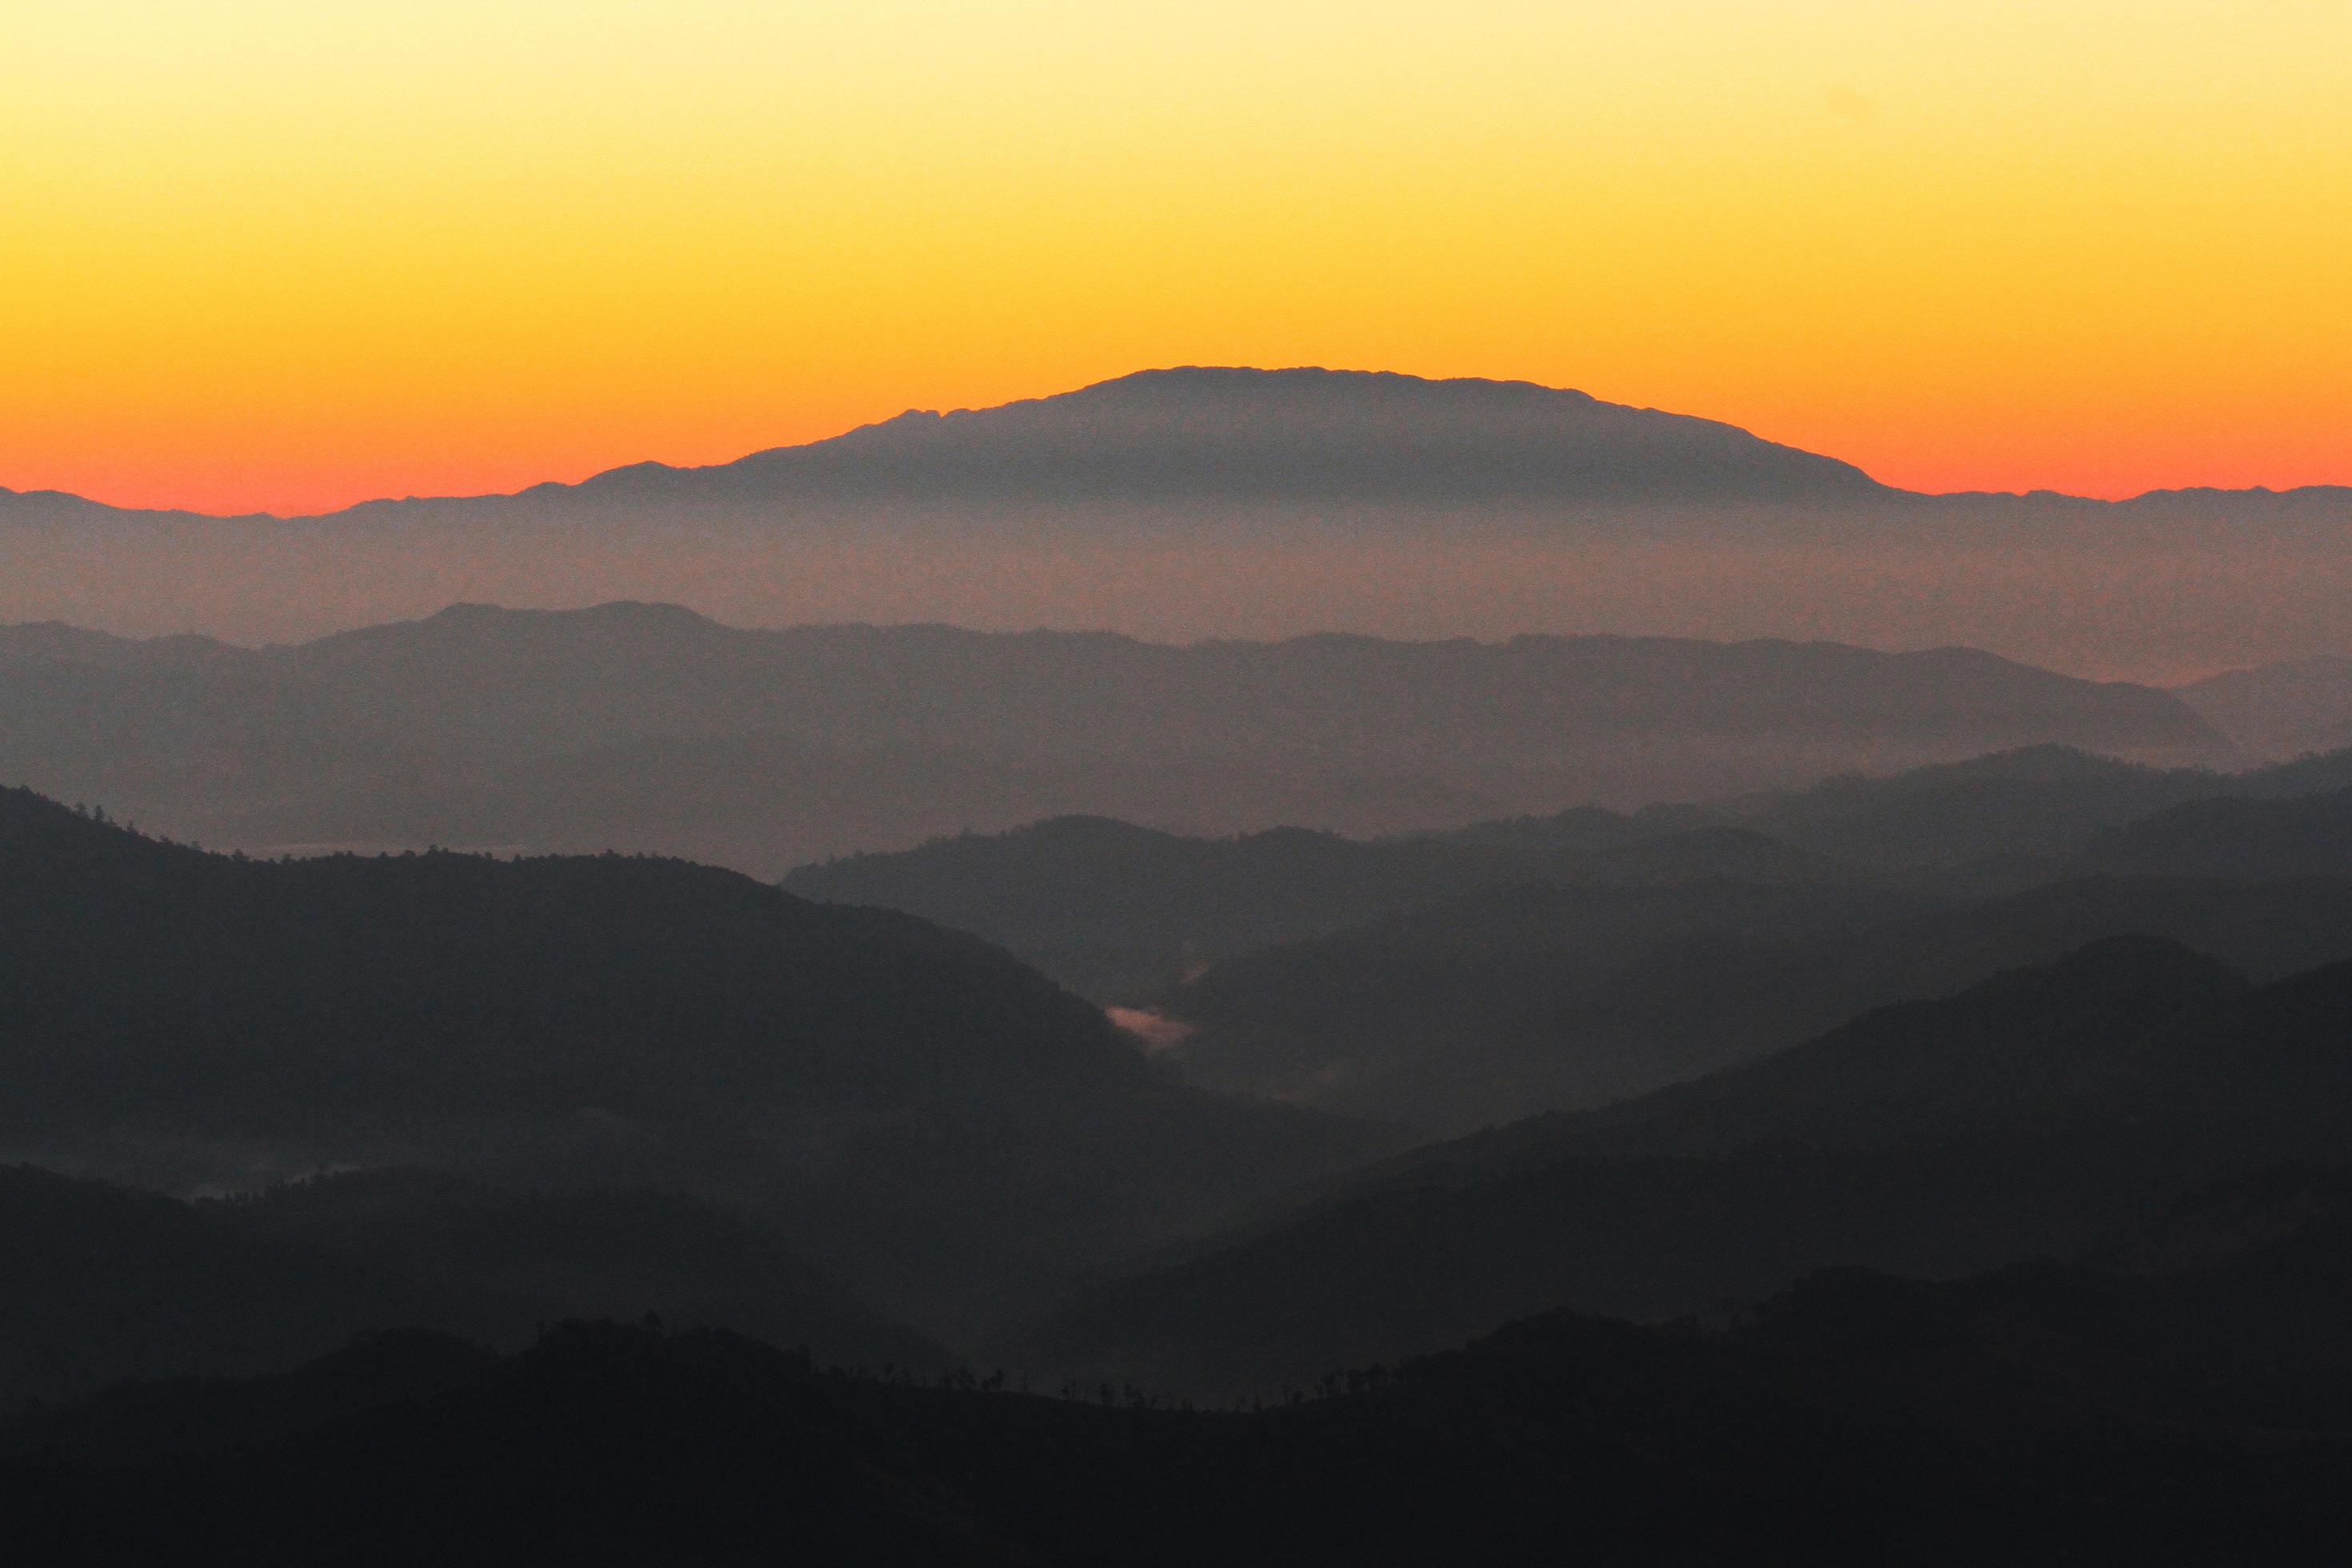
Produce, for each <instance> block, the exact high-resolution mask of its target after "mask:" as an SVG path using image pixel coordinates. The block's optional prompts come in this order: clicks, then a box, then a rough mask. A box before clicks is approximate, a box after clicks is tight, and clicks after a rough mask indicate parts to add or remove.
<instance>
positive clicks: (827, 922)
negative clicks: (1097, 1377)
mask: <svg viewBox="0 0 2352 1568" xmlns="http://www.w3.org/2000/svg"><path fill="white" fill-rule="evenodd" d="M0 995H5V997H6V999H7V1001H6V1006H7V1009H8V1013H9V1023H10V1027H9V1029H8V1031H7V1034H6V1037H5V1045H4V1046H0V1085H5V1093H0V1103H5V1114H0V1139H5V1141H6V1142H9V1143H11V1144H13V1145H15V1146H16V1148H18V1149H19V1150H21V1151H24V1152H27V1153H28V1154H30V1155H32V1156H35V1157H38V1158H42V1159H45V1160H49V1161H53V1162H66V1161H71V1162H75V1163H80V1164H83V1165H85V1166H91V1167H96V1168H99V1169H102V1170H108V1171H111V1172H115V1173H120V1174H123V1175H128V1176H132V1177H136V1178H139V1179H143V1180H147V1181H150V1182H152V1183H153V1184H158V1185H164V1186H170V1187H178V1188H183V1189H184V1188H187V1187H192V1186H194V1185H197V1184H203V1183H207V1182H210V1183H227V1184H234V1185H250V1184H254V1183H255V1182H256V1181H257V1179H259V1178H263V1177H266V1176H268V1174H270V1173H274V1172H282V1171H289V1170H291V1171H304V1170H311V1169H316V1168H317V1167H318V1166H319V1165H320V1164H322V1163H326V1164H334V1163H341V1164H350V1165H362V1166H364V1165H376V1164H425V1165H436V1166H442V1167H446V1168H451V1169H456V1170H460V1171H466V1172H471V1173H477V1174H480V1175H483V1176H488V1177H505V1178H508V1179H510V1180H514V1181H519V1182H526V1183H531V1184H614V1183H616V1182H619V1183H628V1184H640V1183H652V1184H661V1185H669V1186H677V1187H680V1188H685V1189H688V1190H692V1191H696V1192H699V1193H703V1194H723V1195H727V1196H730V1197H732V1198H734V1199H735V1200H737V1201H739V1202H740V1203H742V1204H745V1205H750V1206H751V1207H754V1208H756V1209H759V1210H761V1211H762V1212H764V1213H766V1214H768V1215H771V1216H772V1217H775V1218H778V1219H781V1220H783V1221H785V1222H786V1223H787V1224H788V1226H789V1227H790V1229H791V1231H792V1233H793V1235H794V1236H795V1237H796V1238H798V1239H799V1240H800V1241H802V1242H803V1243H804V1244H805V1245H806V1246H807V1247H809V1249H810V1252H811V1254H812V1255H813V1256H814V1257H815V1258H816V1259H817V1261H818V1262H819V1263H821V1264H822V1265H824V1267H825V1268H828V1270H830V1271H832V1272H834V1273H835V1275H836V1276H837V1277H841V1278H843V1279H845V1283H848V1284H850V1285H851V1286H852V1288H853V1289H859V1290H860V1291H861V1293H869V1292H872V1291H874V1290H877V1289H879V1290H881V1291H884V1292H886V1293H888V1294H890V1295H891V1296H892V1297H893V1300H894V1301H896V1302H897V1303H900V1304H901V1310H904V1306H903V1303H905V1302H907V1301H909V1300H942V1299H945V1298H948V1297H955V1296H957V1295H958V1293H959V1292H976V1293H977V1295H976V1296H975V1297H973V1298H972V1299H975V1300H977V1299H985V1298H987V1297H990V1296H992V1294H993V1293H995V1292H996V1291H997V1290H999V1289H1006V1288H1009V1287H1010V1284H1011V1282H1012V1281H1013V1280H1016V1279H1020V1280H1026V1281H1028V1282H1029V1285H1030V1286H1031V1287H1033V1288H1045V1286H1046V1285H1047V1284H1048V1282H1049V1281H1050V1279H1051V1278H1052V1277H1053V1274H1054V1271H1055V1268H1066V1267H1068V1266H1070V1265H1071V1264H1072V1263H1073V1262H1074V1261H1076V1259H1079V1258H1087V1257H1091V1256H1095V1255H1097V1254H1098V1253H1100V1252H1101V1251H1103V1250H1105V1249H1108V1248H1112V1247H1123V1246H1127V1245H1130V1244H1132V1243H1133V1242H1134V1241H1135V1240H1137V1239H1138V1238H1139V1237H1149V1236H1150V1235H1153V1234H1155V1233H1157V1232H1159V1231H1160V1230H1162V1229H1164V1228H1166V1227H1171V1226H1180V1225H1182V1224H1185V1223H1188V1222H1192V1221H1194V1220H1198V1219H1201V1218H1204V1217H1206V1216H1208V1215H1212V1214H1213V1213H1214V1212H1216V1211H1217V1209H1218V1208H1219V1207H1220V1206H1221V1205H1224V1204H1227V1203H1231V1202H1234V1201H1237V1200H1238V1199H1240V1198H1241V1197H1243V1196H1244V1195H1246V1194H1250V1193H1252V1192H1254V1191H1255V1190H1258V1189H1260V1188H1262V1187H1263V1186H1265V1185H1266V1184H1279V1183H1282V1182H1285V1181H1288V1180H1292V1179H1295V1178H1297V1177H1298V1176H1300V1175H1302V1174H1304V1173H1307V1172H1309V1171H1312V1170H1316V1169H1318V1168H1323V1167H1327V1166H1328V1165H1329V1164H1331V1163H1335V1162H1338V1161H1340V1160H1344V1159H1346V1158H1348V1157H1349V1156H1350V1155H1352V1154H1354V1153H1356V1152H1360V1151H1361V1150H1362V1149H1364V1148H1365V1147H1366V1140H1365V1138H1364V1137H1363V1136H1362V1135H1360V1134H1358V1133H1355V1132H1352V1131H1346V1130H1343V1129H1340V1128H1338V1127H1336V1126H1333V1125H1330V1124H1328V1123H1326V1122H1324V1121H1319V1120H1318V1119H1316V1118H1313V1117H1309V1116H1304V1115H1302V1114H1300V1113H1297V1112H1295V1111H1291V1110H1281V1109H1276V1108H1269V1107H1257V1106H1249V1105H1244V1104H1240V1103H1236V1102H1234V1101H1230V1100H1223V1099H1220V1098H1217V1097H1215V1096H1213V1095H1209V1094H1205V1093H1202V1092H1201V1091H1198V1090H1193V1089H1186V1088H1183V1087H1181V1086H1180V1085H1178V1084H1176V1083H1174V1082H1172V1081H1171V1080H1170V1079H1168V1078H1166V1077H1165V1076H1164V1075H1163V1074H1162V1073H1160V1071H1158V1070H1156V1069H1154V1068H1152V1067H1151V1066H1150V1065H1149V1064H1147V1063H1146V1062H1145V1061H1144V1060H1143V1059H1142V1058H1140V1057H1139V1055H1138V1054H1137V1053H1136V1052H1135V1051H1134V1050H1132V1049H1131V1048H1129V1045H1128V1044H1127V1041H1126V1037H1124V1036H1122V1035H1120V1034H1119V1033H1118V1031H1117V1030H1115V1029H1114V1028H1113V1027H1112V1026H1110V1025H1109V1024H1108V1022H1107V1021H1106V1020H1105V1019H1104V1017H1103V1016H1102V1015H1101V1014H1100V1013H1099V1012H1098V1011H1097V1010H1096V1009H1095V1008H1093V1007H1091V1006H1089V1005H1087V1004H1085V1003H1084V1002H1081V1001H1080V1000H1078V999H1077V998H1076V997H1075V996H1072V995H1070V994H1067V993H1066V992H1064V991H1062V990H1060V989H1058V988H1057V987H1055V985H1054V984H1052V983H1050V982H1049V981H1047V980H1045V978H1043V977H1042V976H1040V975H1038V974H1036V973H1034V972H1033V971H1030V970H1028V969H1025V968H1024V967H1022V966H1021V965H1020V964H1018V963H1015V962H1014V961H1013V960H1012V959H1010V958H1009V957H1007V956H1005V955H1004V954H1003V953H1002V952H999V951H998V950H996V949H993V948H991V947H989V946H987V945H986V944H985V943H983V942H980V941H979V940H977V939H975V938H971V937H968V936H963V935H961V934H958V933H955V932H950V931H942V930H940V928H938V927H935V926H931V925H928V924H926V923H924V922H922V921H917V920H914V919H912V918H911V917H908V916H905V915H898V914H894V913H888V912H886V911H881V910H845V909H838V908H830V907H824V906H819V905H813V904H809V903H806V902H804V901H803V900H798V899H795V898H793V897H791V896H790V895H788V894H785V893H782V892H781V891H779V890H777V889H773V888H769V887H765V886H762V885H761V884H759V883H756V882H752V881H750V880H748V879H743V878H740V877H737V876H735V875H733V874H731V873H728V872H723V871H715V870H710V869H708V868H701V867H695V866H688V865H682V864H679V863H677V862H671V861H659V860H637V859H628V858H620V857H612V856H608V857H604V858H587V859H542V860H520V861H503V862H502V861H497V860H493V859H490V858H480V857H465V856H455V855H447V854H432V855H424V856H403V857H395V858H373V859H368V858H354V857H349V856H344V857H332V858H323V859H317V860H310V861H296V862H287V863H269V862H257V861H246V860H237V859H230V858H223V857H220V856H214V855H206V854H202V853H199V852H197V851H195V850H193V849H188V848H183V847H174V846H171V845H165V844H159V843H155V842H152V841H149V840H145V839H142V838H139V837H135V836H133V835H131V834H129V833H126V832H124V831H122V830H121V829H119V828H115V827H112V826H107V825H105V824H102V823H100V822H97V821H94V820H90V819H86V818H83V817H79V816H75V815H74V814H73V813H71V812H69V811H67V810H66V809H64V808H63V807H60V806H58V805H53V804H51V803H49V802H47V801H44V800H41V799H40V798H38V797H37V796H34V795H28V794H26V793H24V792H21V791H18V792H9V793H7V794H5V795H0ZM894 1270H905V1271H908V1272H910V1273H911V1274H913V1275H915V1276H917V1277H916V1278H908V1277H906V1275H905V1274H901V1273H894Z"/></svg>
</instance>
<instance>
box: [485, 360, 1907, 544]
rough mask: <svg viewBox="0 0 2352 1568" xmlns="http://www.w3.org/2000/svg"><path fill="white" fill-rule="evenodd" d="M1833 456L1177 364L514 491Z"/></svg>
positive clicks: (1315, 374) (1479, 480)
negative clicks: (736, 452)
mask: <svg viewBox="0 0 2352 1568" xmlns="http://www.w3.org/2000/svg"><path fill="white" fill-rule="evenodd" d="M1883 493H1884V492H1883V490H1882V489H1881V487H1880V486H1879V485H1877V484H1876V483H1875V482H1874V480H1872V479H1870V477H1869V476H1868V475H1866V474H1864V472H1863V471H1862V470H1861V469H1859V468H1854V467H1853V466H1852V465H1851V464H1847V463H1841V462H1838V461H1837V460H1835V459H1834V458H1822V457H1817V456H1815V455H1813V454H1812V453H1810V452H1802V451H1799V450H1797V449H1796V448H1794V447H1782V446H1777V445H1775V444H1774V443H1772V442H1769V441H1763V440H1759V439H1758V438H1757V437H1754V436H1751V435H1749V434H1748V432H1747V431H1745V430H1741V429H1738V428H1737V427H1735V426H1729V425H1721V424H1717V423H1716V422H1715V421H1713V420H1708V419H1693V418H1690V417H1688V416H1683V415H1675V414H1664V413H1661V412H1659V411H1658V410H1656V409H1654V408H1628V407H1625V406H1623V405H1618V404H1612V403H1603V402H1601V401H1600V400H1599V399H1597V398H1593V397H1589V396H1587V395H1584V394H1583V393H1580V392H1569V391H1562V390H1559V389H1557V388H1553V387H1548V386H1538V385H1535V384H1531V383H1528V382H1517V381H1484V380H1475V379H1466V380H1457V381H1424V380H1423V379H1422V378H1420V377H1418V376H1410V375H1396V374H1382V373H1377V372H1360V371H1331V370H1316V369H1298V370H1277V371H1258V370H1242V369H1233V368H1223V367H1186V368H1182V369H1175V370H1160V371H1145V372H1143V373H1141V374H1135V375H1128V376H1121V377H1119V378H1118V380H1115V381H1107V382H1103V383H1100V384H1097V385H1094V386H1088V387H1085V388H1082V389H1080V390H1078V391H1076V392H1070V393H1065V394H1063V395H1059V396H1055V397H1041V398H1032V399H1029V400H1026V401H1024V402H1020V403H1012V404H1007V405H1003V407H998V408H983V409H962V410H959V411H957V412H955V413H952V414H945V415H942V414H938V413H931V412H927V411H923V410H917V409H910V410H908V412H907V413H905V414H902V415H900V416H898V417H897V418H895V419H889V420H886V421H884V422H883V423H881V424H878V425H869V426H865V427H864V428H862V429H858V430H853V431H851V432H849V433H848V434H847V435H845V436H839V437H834V438H833V439H831V440H824V441H816V442H812V443H810V444H809V445H807V446H803V447H779V448H777V449H775V450H772V451H767V452H756V453H753V454H752V455H751V456H750V457H748V458H738V459H737V460H735V461H734V462H731V463H722V464H719V465H717V466H716V467H712V468H669V467H667V466H665V465H662V464H658V463H643V464H638V465H636V466H635V467H631V468H616V469H614V470H613V471H611V472H609V473H604V474H599V475H597V476H596V477H595V478H594V479H590V480H588V481H586V482H585V483H584V484H582V485H579V486H576V487H569V488H565V487H545V486H542V487H539V488H537V489H531V490H527V491H524V492H523V494H522V495H521V496H520V497H519V498H516V499H517V500H520V501H528V502H530V503H533V504H538V505H545V504H548V503H549V502H551V501H554V500H563V501H567V502H573V503H578V502H587V503H590V504H593V505H599V506H611V505H614V504H616V503H618V504H626V505H639V504H644V503H646V502H661V503H670V504H677V503H680V502H682V503H685V504H688V505H696V506H725V507H739V506H744V505H747V504H749V505H758V506H762V507H772V508H777V509H788V508H790V507H793V506H794V505H804V504H806V503H808V502H810V501H813V500H841V499H856V500H870V499H888V500H896V501H899V502H914V503H929V504H938V503H939V502H940V501H941V500H950V501H952V502H956V503H967V504H968V503H970V502H973V501H1004V500H1017V501H1024V502H1030V503H1038V502H1044V503H1072V502H1076V503H1087V502H1104V501H1109V502H1126V503H1130V504H1131V503H1135V502H1148V501H1164V500H1180V499H1181V500H1198V499H1210V500H1215V501H1217V502H1219V503H1221V504H1231V503H1234V502H1248V501H1279V502H1295V503H1305V504H1311V505H1328V504H1332V503H1335V502H1337V503H1341V504H1346V503H1363V502H1379V503H1386V504H1397V503H1412V504H1417V505H1455V506H1459V505H1464V504H1476V503H1490V502H1495V501H1502V500H1512V501H1538V502H1545V503H1551V504H1559V503H1562V502H1575V501H1591V500H1610V501H1634V502H1640V503H1644V504H1653V505H1656V504H1670V503H1689V502H1694V501H1702V502H1703V501H1715V502H1722V501H1738V502H1747V503H1750V504H1753V503H1758V502H1771V501H1789V500H1815V499H1821V500H1828V499H1841V500H1843V499H1853V498H1861V497H1873V496H1876V495H1880V494H1883Z"/></svg>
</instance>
